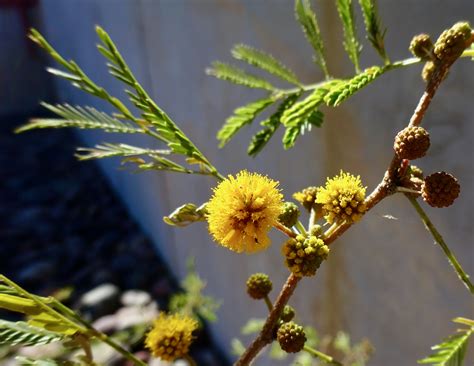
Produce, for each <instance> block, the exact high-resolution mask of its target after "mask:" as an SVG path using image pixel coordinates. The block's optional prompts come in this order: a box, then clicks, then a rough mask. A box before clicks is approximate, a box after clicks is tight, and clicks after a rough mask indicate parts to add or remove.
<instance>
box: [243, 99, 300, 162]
mask: <svg viewBox="0 0 474 366" xmlns="http://www.w3.org/2000/svg"><path fill="white" fill-rule="evenodd" d="M300 95H301V93H294V94H292V95H290V96H289V97H287V98H286V99H285V100H284V101H283V102H281V103H280V105H279V106H278V109H277V110H276V112H275V113H273V114H272V115H271V116H270V117H269V118H267V119H265V120H263V121H262V122H260V124H261V125H262V126H264V128H263V129H262V130H260V131H258V132H257V133H256V134H255V135H254V136H253V137H252V140H251V141H250V145H249V147H248V149H247V154H249V155H250V156H253V157H255V156H257V154H258V153H259V152H260V151H262V149H263V148H264V147H265V145H266V144H267V142H268V141H270V139H271V138H272V136H273V134H274V133H275V131H276V130H277V129H278V127H279V126H280V124H281V122H280V119H281V116H282V114H283V112H285V111H286V110H287V109H288V108H290V107H291V106H292V105H293V104H294V103H295V102H296V101H297V100H298V98H299V96H300Z"/></svg>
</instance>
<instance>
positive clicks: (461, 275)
mask: <svg viewBox="0 0 474 366" xmlns="http://www.w3.org/2000/svg"><path fill="white" fill-rule="evenodd" d="M405 197H406V198H408V200H409V201H410V203H411V204H412V206H413V207H414V208H415V210H416V212H417V213H418V215H419V216H420V218H421V220H422V221H423V223H424V224H425V227H426V230H428V231H429V232H430V233H431V235H433V238H434V240H435V241H436V243H438V244H439V246H440V247H441V249H443V252H444V254H445V255H446V257H448V260H449V263H451V265H452V266H453V268H454V270H455V271H456V273H457V275H458V277H459V279H460V280H461V281H462V282H463V283H464V285H465V286H466V287H467V289H468V290H469V292H470V293H471V294H474V286H473V284H472V283H471V281H470V280H469V275H468V274H467V273H466V272H464V269H463V268H462V267H461V265H460V264H459V262H458V260H457V259H456V257H455V256H454V253H453V252H452V251H451V249H450V248H449V246H448V244H446V242H445V241H444V239H443V237H442V236H441V234H440V233H439V232H438V230H437V229H436V227H435V226H434V225H433V223H432V222H431V220H430V219H429V217H428V215H427V214H426V212H425V211H424V210H423V208H422V207H421V206H420V204H419V203H418V201H417V200H416V199H414V198H413V197H410V196H408V195H405Z"/></svg>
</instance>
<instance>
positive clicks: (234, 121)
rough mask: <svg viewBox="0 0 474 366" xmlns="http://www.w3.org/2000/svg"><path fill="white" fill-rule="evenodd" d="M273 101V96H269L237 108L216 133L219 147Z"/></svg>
mask: <svg viewBox="0 0 474 366" xmlns="http://www.w3.org/2000/svg"><path fill="white" fill-rule="evenodd" d="M274 102H275V98H273V97H270V98H264V99H259V100H257V101H255V102H252V103H249V104H247V105H244V106H242V107H239V108H237V109H236V110H235V111H234V114H233V115H232V116H230V117H229V118H227V120H226V121H225V123H224V125H223V126H222V127H221V129H220V130H219V132H218V133H217V139H218V140H219V141H220V144H219V147H223V146H224V145H225V144H226V143H227V142H229V140H230V139H231V138H232V137H233V136H234V135H235V134H236V133H237V132H238V131H239V130H240V129H241V128H242V127H244V126H245V125H248V124H250V123H252V121H253V120H254V119H255V117H256V116H257V114H259V113H260V112H261V111H263V110H264V109H265V108H266V107H268V106H269V105H270V104H273V103H274Z"/></svg>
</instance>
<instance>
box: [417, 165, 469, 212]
mask: <svg viewBox="0 0 474 366" xmlns="http://www.w3.org/2000/svg"><path fill="white" fill-rule="evenodd" d="M421 190H422V197H423V199H424V200H425V202H426V203H428V204H429V205H430V206H432V207H448V206H451V205H452V204H453V202H454V200H455V199H456V198H457V197H458V196H459V192H460V191H461V187H460V185H459V183H458V180H457V179H456V178H455V177H454V176H452V175H451V174H448V173H445V172H437V173H433V174H431V175H429V176H427V177H426V178H425V180H424V183H423V185H422V188H421Z"/></svg>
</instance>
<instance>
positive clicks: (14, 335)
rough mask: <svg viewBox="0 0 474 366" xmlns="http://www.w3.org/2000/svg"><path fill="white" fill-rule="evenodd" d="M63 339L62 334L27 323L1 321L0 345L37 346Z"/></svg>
mask: <svg viewBox="0 0 474 366" xmlns="http://www.w3.org/2000/svg"><path fill="white" fill-rule="evenodd" d="M63 338H64V336H63V335H62V334H58V333H54V332H50V331H47V330H44V329H41V328H36V327H32V326H31V325H29V324H28V323H25V322H9V321H6V320H1V319H0V344H6V345H9V346H16V345H22V346H37V345H41V344H48V343H51V342H57V341H60V340H62V339H63Z"/></svg>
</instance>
